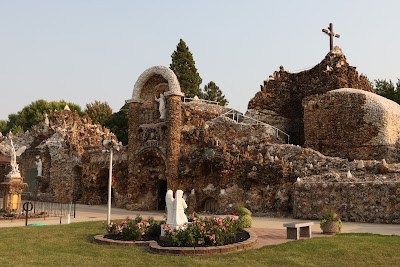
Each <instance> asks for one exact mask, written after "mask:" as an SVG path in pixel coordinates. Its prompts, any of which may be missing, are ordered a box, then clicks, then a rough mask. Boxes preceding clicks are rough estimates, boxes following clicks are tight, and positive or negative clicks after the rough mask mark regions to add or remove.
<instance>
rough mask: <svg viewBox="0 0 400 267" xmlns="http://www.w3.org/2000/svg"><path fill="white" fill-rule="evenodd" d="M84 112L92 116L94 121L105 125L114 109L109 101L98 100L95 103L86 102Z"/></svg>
mask: <svg viewBox="0 0 400 267" xmlns="http://www.w3.org/2000/svg"><path fill="white" fill-rule="evenodd" d="M84 112H85V113H86V114H87V115H88V116H89V117H90V119H91V120H92V123H95V124H100V125H103V126H105V125H106V122H107V121H108V120H109V119H110V117H111V115H112V109H111V107H110V105H108V103H107V102H100V101H98V100H96V101H94V102H93V103H89V104H86V108H85V110H84Z"/></svg>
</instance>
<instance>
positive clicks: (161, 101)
mask: <svg viewBox="0 0 400 267" xmlns="http://www.w3.org/2000/svg"><path fill="white" fill-rule="evenodd" d="M154 100H155V101H157V102H158V103H159V104H158V111H159V112H160V119H161V120H165V112H166V110H165V97H164V94H163V93H160V98H157V97H156V96H154Z"/></svg>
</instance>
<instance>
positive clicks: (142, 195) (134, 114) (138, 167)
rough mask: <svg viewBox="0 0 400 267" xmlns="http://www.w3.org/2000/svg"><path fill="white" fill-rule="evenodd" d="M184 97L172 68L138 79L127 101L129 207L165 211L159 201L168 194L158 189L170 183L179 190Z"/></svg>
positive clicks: (149, 72)
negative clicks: (162, 182) (164, 183)
mask: <svg viewBox="0 0 400 267" xmlns="http://www.w3.org/2000/svg"><path fill="white" fill-rule="evenodd" d="M183 95H184V94H183V93H182V92H181V89H180V86H179V82H178V79H177V77H176V75H175V73H174V72H173V71H172V70H171V69H169V68H168V67H164V66H154V67H151V68H149V69H147V70H145V71H144V72H143V73H142V74H141V75H140V76H139V78H138V79H137V82H136V83H135V86H134V88H133V93H132V98H131V99H129V100H128V101H126V102H127V103H128V104H129V113H128V123H129V134H128V144H129V159H128V160H129V162H130V163H129V166H128V169H129V189H128V192H127V194H128V195H130V200H129V203H128V204H127V207H131V208H136V209H156V208H160V209H162V207H161V206H162V205H163V204H162V203H161V202H162V200H160V203H159V201H158V200H159V199H160V197H159V194H163V193H160V192H161V191H162V192H164V190H161V189H160V186H159V185H157V182H158V181H160V180H163V181H166V182H167V184H168V189H172V190H176V189H177V188H176V187H177V184H178V160H179V155H180V138H181V123H182V119H181V116H182V114H181V113H182V111H181V103H182V99H181V97H182V96H183ZM157 154H158V155H157ZM138 189H139V190H138ZM162 198H164V196H162Z"/></svg>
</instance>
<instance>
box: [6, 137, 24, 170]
mask: <svg viewBox="0 0 400 267" xmlns="http://www.w3.org/2000/svg"><path fill="white" fill-rule="evenodd" d="M7 138H8V140H9V141H10V145H8V146H7V148H8V151H9V153H10V165H11V171H10V173H9V174H8V175H7V176H9V177H21V173H20V171H19V167H18V163H17V157H18V156H20V155H21V154H22V153H24V151H25V150H26V146H21V147H20V148H19V149H18V150H17V151H15V146H14V142H13V140H12V139H13V134H12V132H9V133H8V135H7Z"/></svg>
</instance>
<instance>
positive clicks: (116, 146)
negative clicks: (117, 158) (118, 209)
mask: <svg viewBox="0 0 400 267" xmlns="http://www.w3.org/2000/svg"><path fill="white" fill-rule="evenodd" d="M103 146H104V147H105V148H107V149H106V150H102V152H103V153H107V152H110V167H109V175H108V201H107V225H109V224H110V221H111V182H112V167H113V150H114V149H115V150H116V151H119V144H117V143H116V142H115V141H114V140H104V141H103Z"/></svg>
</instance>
